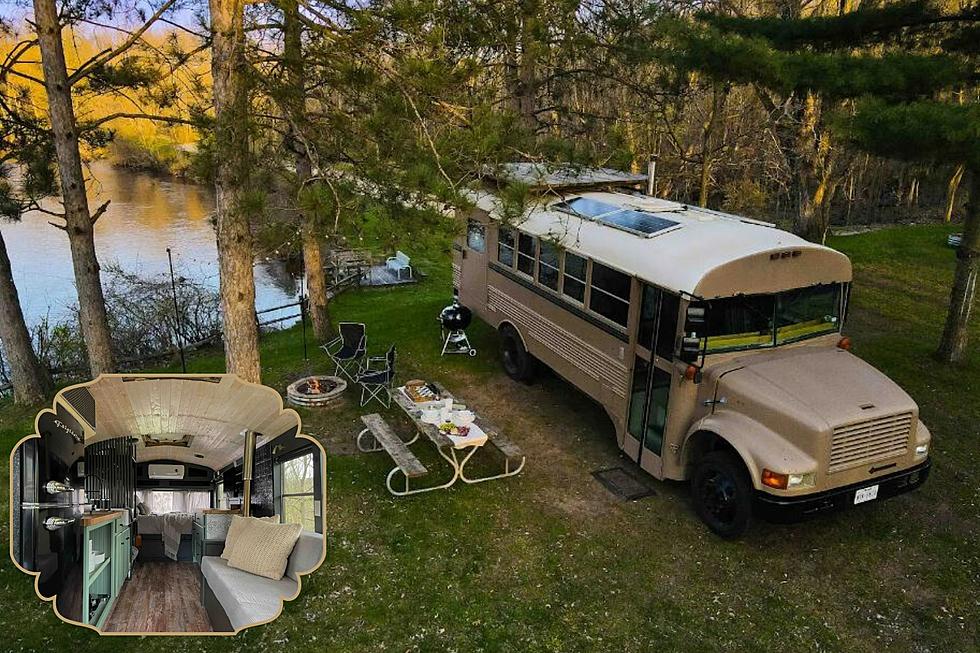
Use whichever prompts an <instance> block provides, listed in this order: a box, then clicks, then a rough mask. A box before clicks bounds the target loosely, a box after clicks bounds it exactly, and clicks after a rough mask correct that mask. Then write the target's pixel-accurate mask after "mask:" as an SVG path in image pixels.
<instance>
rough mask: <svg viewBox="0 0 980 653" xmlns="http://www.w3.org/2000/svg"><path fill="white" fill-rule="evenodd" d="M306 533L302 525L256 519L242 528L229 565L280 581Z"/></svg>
mask: <svg viewBox="0 0 980 653" xmlns="http://www.w3.org/2000/svg"><path fill="white" fill-rule="evenodd" d="M302 532H303V526H302V525H300V524H272V523H269V522H267V521H262V520H259V519H253V520H250V521H248V522H246V524H245V525H244V526H241V527H239V531H238V533H237V538H236V540H235V545H234V547H233V548H232V551H231V557H230V558H229V559H228V566H229V567H234V568H235V569H241V570H242V571H247V572H248V573H250V574H255V575H256V576H262V577H264V578H271V579H272V580H279V579H280V578H282V575H283V574H284V573H286V565H287V564H288V563H289V554H290V553H292V552H293V547H294V546H296V540H298V539H299V535H300V533H302Z"/></svg>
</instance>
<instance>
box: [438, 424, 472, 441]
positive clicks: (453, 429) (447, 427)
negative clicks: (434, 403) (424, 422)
mask: <svg viewBox="0 0 980 653" xmlns="http://www.w3.org/2000/svg"><path fill="white" fill-rule="evenodd" d="M439 431H440V432H441V433H442V434H443V435H454V436H456V437H459V438H465V437H466V436H467V435H469V433H470V427H468V426H456V425H455V424H453V423H452V422H446V423H444V424H440V425H439Z"/></svg>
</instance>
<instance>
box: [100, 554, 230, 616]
mask: <svg viewBox="0 0 980 653" xmlns="http://www.w3.org/2000/svg"><path fill="white" fill-rule="evenodd" d="M103 630H104V631H106V632H116V633H166V632H180V633H201V632H210V631H211V622H210V621H208V613H207V611H206V610H205V609H204V606H203V605H202V604H201V581H200V578H199V577H198V571H197V566H196V565H195V564H194V563H192V562H169V561H168V562H137V563H136V564H135V565H134V566H133V575H132V578H130V579H129V580H127V581H126V583H125V584H124V585H123V588H122V591H121V592H120V593H119V598H118V599H116V604H115V605H114V606H113V608H112V612H111V613H110V614H109V617H108V618H107V619H106V622H105V625H104V627H103Z"/></svg>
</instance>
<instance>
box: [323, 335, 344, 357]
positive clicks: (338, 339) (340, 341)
mask: <svg viewBox="0 0 980 653" xmlns="http://www.w3.org/2000/svg"><path fill="white" fill-rule="evenodd" d="M338 344H339V345H340V347H341V348H343V346H344V339H343V338H342V337H341V336H337V337H336V338H334V339H333V340H331V341H330V342H327V343H324V344H322V345H320V349H322V350H323V351H325V352H327V353H328V354H329V353H331V351H330V350H331V348H333V347H336V346H337V345H338Z"/></svg>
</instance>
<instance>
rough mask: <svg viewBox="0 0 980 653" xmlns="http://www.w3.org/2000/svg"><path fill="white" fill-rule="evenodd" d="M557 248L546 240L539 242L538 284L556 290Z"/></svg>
mask: <svg viewBox="0 0 980 653" xmlns="http://www.w3.org/2000/svg"><path fill="white" fill-rule="evenodd" d="M558 256H559V253H558V247H556V246H555V244H554V243H550V242H548V241H546V240H542V241H541V252H540V253H539V255H538V283H540V284H541V285H543V286H546V287H548V288H551V289H552V290H556V291H557V290H558Z"/></svg>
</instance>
